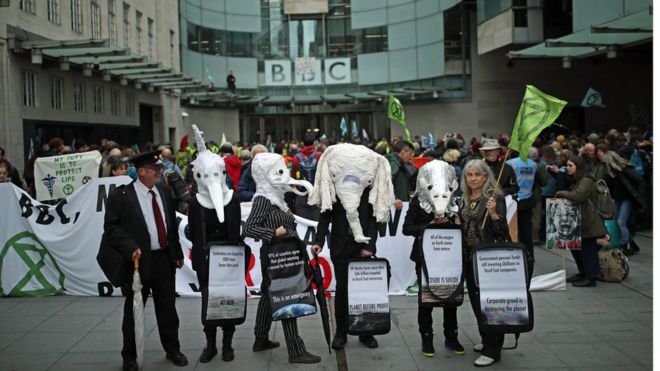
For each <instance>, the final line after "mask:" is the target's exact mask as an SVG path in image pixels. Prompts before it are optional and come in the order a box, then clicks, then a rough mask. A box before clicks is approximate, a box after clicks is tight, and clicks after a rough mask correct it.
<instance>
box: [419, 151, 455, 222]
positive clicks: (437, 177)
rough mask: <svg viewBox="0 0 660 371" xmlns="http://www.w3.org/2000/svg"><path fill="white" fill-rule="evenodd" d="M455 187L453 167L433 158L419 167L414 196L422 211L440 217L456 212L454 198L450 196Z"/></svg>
mask: <svg viewBox="0 0 660 371" xmlns="http://www.w3.org/2000/svg"><path fill="white" fill-rule="evenodd" d="M457 188H458V182H457V181H456V171H454V168H453V167H452V166H451V165H449V164H448V163H446V162H444V161H441V160H433V161H430V162H427V163H426V164H425V165H424V166H422V167H421V168H420V169H419V173H418V174H417V189H416V190H415V194H414V196H417V198H418V199H419V205H420V206H421V207H422V209H424V211H426V212H427V213H433V214H435V215H436V216H437V217H441V216H445V215H448V214H455V213H457V212H458V206H457V205H456V200H455V199H454V198H453V197H452V195H453V193H454V191H455V190H456V189H457Z"/></svg>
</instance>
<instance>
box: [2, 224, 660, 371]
mask: <svg viewBox="0 0 660 371" xmlns="http://www.w3.org/2000/svg"><path fill="white" fill-rule="evenodd" d="M650 233H651V232H646V233H643V234H639V235H638V237H637V240H638V243H639V245H640V247H641V249H642V252H641V253H639V254H637V255H635V256H634V257H632V259H631V264H630V265H631V275H630V277H629V278H628V279H627V280H626V281H624V282H623V283H621V284H616V283H605V282H599V283H598V286H597V287H595V288H582V289H578V288H573V287H572V286H570V285H569V286H568V288H567V290H566V291H556V292H535V293H533V301H534V310H535V328H534V331H532V332H531V333H527V334H522V335H521V337H520V343H519V346H518V349H515V350H505V351H503V353H502V361H501V362H499V363H497V364H495V365H494V366H492V367H490V369H506V370H515V369H534V370H599V371H601V370H626V371H632V370H644V369H652V361H653V333H652V324H653V300H652V298H653V286H652V283H653V282H652V281H653V264H652V260H653V255H652V239H651V235H650ZM536 255H537V256H536V258H537V264H536V268H535V273H536V274H543V273H549V272H553V271H556V270H558V269H561V267H562V262H561V253H555V252H551V251H546V250H543V249H541V248H537V249H536ZM575 271H576V269H575V264H573V263H572V262H569V265H568V274H569V275H570V274H573V273H575ZM466 301H467V295H466ZM416 303H417V302H416V298H414V297H401V296H397V297H391V308H392V330H391V332H390V333H389V334H387V335H384V336H379V337H378V340H379V342H380V347H379V348H378V349H375V350H371V349H366V348H365V347H363V346H362V345H361V344H360V343H359V342H358V341H357V338H356V337H349V341H348V346H347V348H346V349H345V351H340V352H334V351H333V353H332V354H328V348H327V346H326V344H325V339H324V338H323V335H322V334H323V331H322V327H321V323H320V319H319V317H318V315H315V316H310V317H305V318H302V319H300V320H299V321H298V323H299V328H300V334H301V336H302V338H303V339H304V340H305V343H306V344H307V348H308V350H309V351H310V352H311V353H314V354H318V355H321V356H322V357H323V361H322V363H321V364H317V365H290V364H289V363H288V362H287V353H286V349H285V348H284V338H283V334H282V331H281V327H280V326H279V324H278V323H274V324H273V328H274V331H271V334H272V335H271V336H272V337H273V338H274V339H275V340H278V341H280V342H281V343H282V347H280V348H278V349H275V350H271V351H267V352H261V353H253V352H252V350H251V347H252V342H253V340H254V335H253V334H252V331H253V328H254V317H255V310H256V304H257V301H256V300H250V301H249V306H248V315H247V320H246V322H245V323H244V324H243V325H241V326H238V328H237V331H236V334H235V338H234V349H235V351H236V359H235V360H234V361H233V362H229V363H225V362H222V360H221V359H220V357H216V358H215V359H214V360H213V361H212V362H210V363H207V364H200V363H199V362H198V358H199V355H200V353H201V351H202V348H203V346H204V343H205V339H204V334H203V332H202V330H201V324H200V299H194V298H180V299H178V300H177V308H178V312H179V317H180V320H181V328H180V331H179V337H180V340H181V347H182V351H183V353H184V354H186V356H187V357H188V360H189V362H190V364H189V365H188V367H184V368H178V367H175V366H173V365H172V364H170V363H169V362H167V361H166V360H165V354H164V352H163V351H162V349H161V346H160V342H159V338H158V331H157V329H156V324H155V315H154V313H153V303H152V301H151V300H149V302H148V304H147V308H146V334H147V340H146V345H145V349H146V351H145V363H146V364H145V369H147V370H156V369H158V370H212V369H220V370H241V371H247V370H315V371H316V370H347V369H348V370H377V371H382V370H397V371H407V370H431V369H433V370H473V369H475V368H474V367H473V366H472V362H473V360H474V359H475V358H476V356H477V354H476V353H474V352H473V351H472V346H473V345H474V344H476V343H478V342H479V341H480V338H479V336H478V332H477V324H476V320H475V318H474V315H473V314H472V311H471V309H470V305H469V303H467V302H466V303H464V304H463V305H462V306H461V307H460V308H459V311H458V322H459V331H460V333H459V340H460V341H461V342H462V344H463V345H464V346H465V348H466V354H465V355H463V356H456V355H453V354H452V353H450V352H448V351H447V350H445V349H444V348H443V346H442V344H443V340H444V339H443V337H442V311H441V309H437V310H435V311H434V320H435V326H434V328H435V330H436V334H440V336H436V338H435V346H436V352H437V353H436V356H435V357H434V358H427V357H424V356H423V355H422V354H421V344H420V343H421V341H420V336H419V333H418V332H417V304H416ZM122 306H123V299H122V298H108V297H71V296H58V297H44V298H0V370H3V371H6V370H67V371H68V370H120V369H121V356H120V354H119V351H120V349H121V318H122ZM220 336H221V335H220V334H218V338H219V339H218V341H220ZM512 340H513V336H507V339H506V342H505V346H507V345H510V344H511V343H512Z"/></svg>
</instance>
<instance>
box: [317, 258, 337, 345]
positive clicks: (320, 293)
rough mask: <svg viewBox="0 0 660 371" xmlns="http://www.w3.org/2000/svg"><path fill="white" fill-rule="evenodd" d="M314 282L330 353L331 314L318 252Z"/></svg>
mask: <svg viewBox="0 0 660 371" xmlns="http://www.w3.org/2000/svg"><path fill="white" fill-rule="evenodd" d="M314 263H316V264H314V269H313V275H314V277H313V278H314V284H316V301H318V303H319V308H320V309H321V322H322V323H323V333H325V341H326V342H327V343H328V353H332V351H331V350H330V315H329V314H328V303H327V302H326V300H325V291H324V290H323V274H322V273H321V270H322V268H321V265H320V264H319V256H318V254H314Z"/></svg>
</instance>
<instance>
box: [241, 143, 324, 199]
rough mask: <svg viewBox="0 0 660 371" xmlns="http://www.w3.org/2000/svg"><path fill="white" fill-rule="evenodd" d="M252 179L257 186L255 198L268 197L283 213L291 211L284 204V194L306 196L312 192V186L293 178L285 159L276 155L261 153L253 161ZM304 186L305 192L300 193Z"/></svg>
mask: <svg viewBox="0 0 660 371" xmlns="http://www.w3.org/2000/svg"><path fill="white" fill-rule="evenodd" d="M251 166H252V177H253V178H254V182H255V183H256V185H257V190H256V192H255V193H254V195H255V196H264V197H266V198H267V199H268V200H269V201H270V202H271V203H272V204H273V205H276V206H278V207H279V208H280V209H282V210H283V211H289V207H288V206H287V205H286V202H284V194H285V193H287V192H293V193H295V194H297V195H301V196H304V195H306V194H307V193H308V192H311V190H312V184H311V183H310V182H308V181H306V180H296V179H293V178H291V173H290V171H289V169H288V168H287V167H286V164H285V163H284V157H282V156H280V155H278V154H275V153H259V154H257V155H256V156H254V159H253V160H252V165H251ZM296 186H302V187H304V188H305V191H299V190H298V188H296Z"/></svg>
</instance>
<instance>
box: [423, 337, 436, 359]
mask: <svg viewBox="0 0 660 371" xmlns="http://www.w3.org/2000/svg"><path fill="white" fill-rule="evenodd" d="M422 354H424V355H425V356H427V357H435V348H433V334H428V333H427V334H422Z"/></svg>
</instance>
